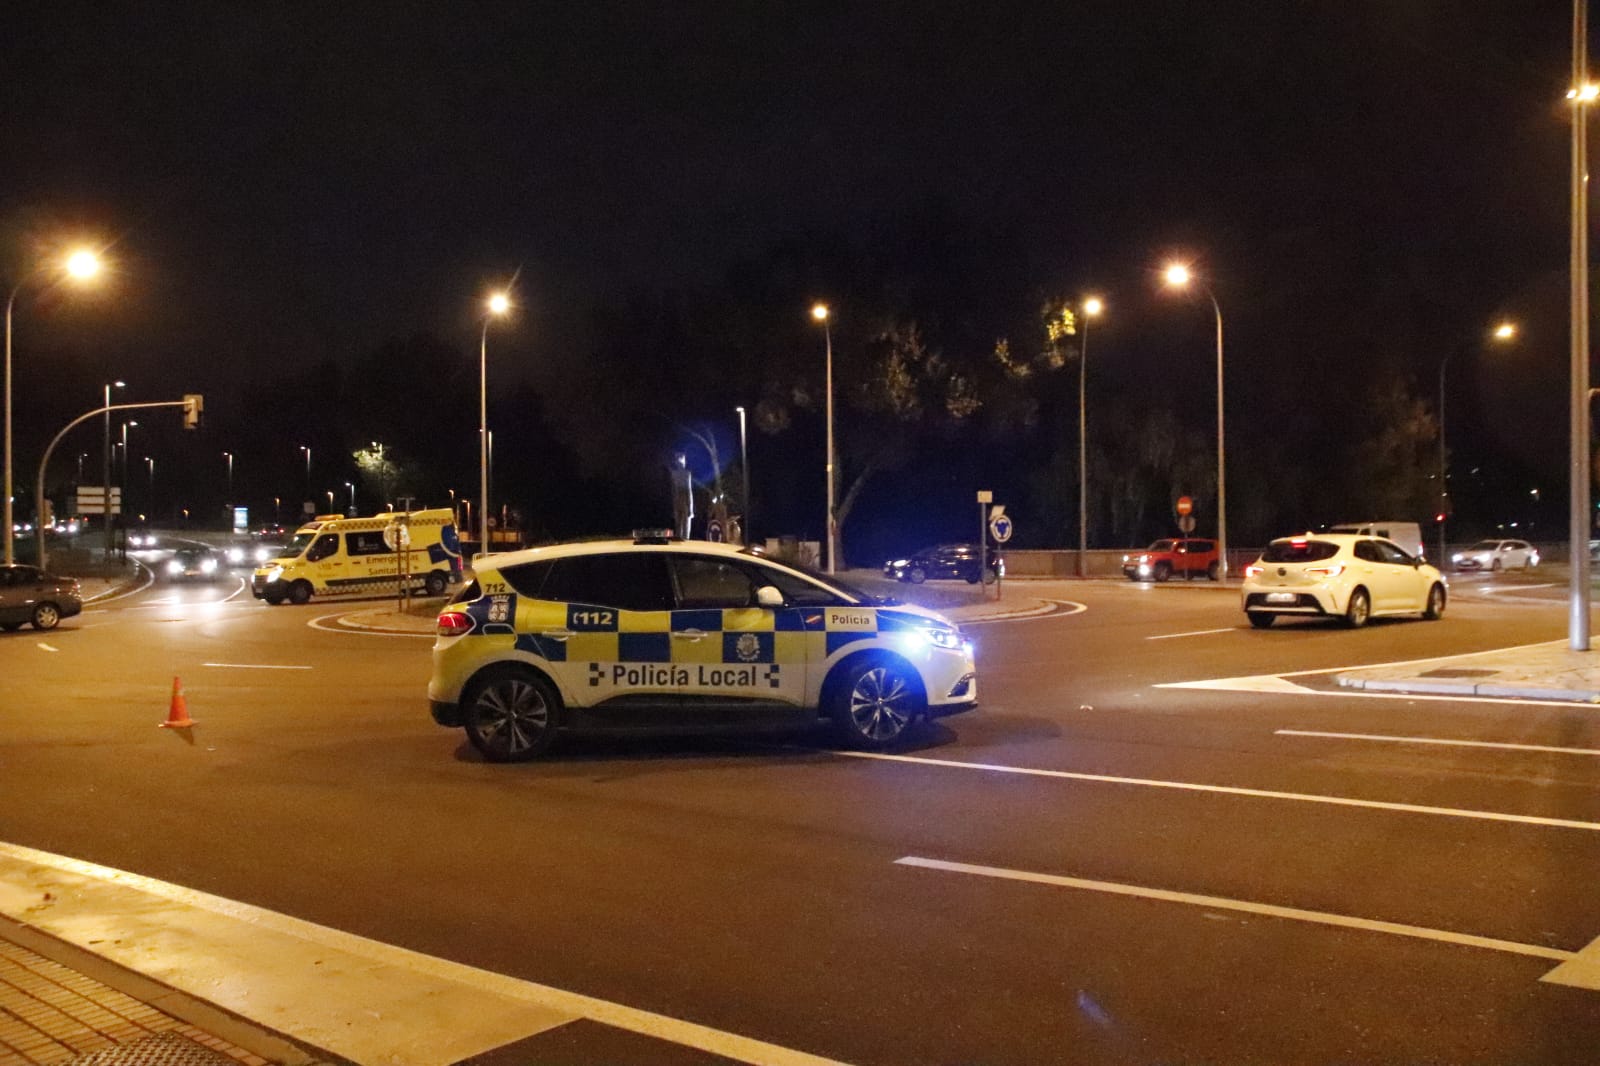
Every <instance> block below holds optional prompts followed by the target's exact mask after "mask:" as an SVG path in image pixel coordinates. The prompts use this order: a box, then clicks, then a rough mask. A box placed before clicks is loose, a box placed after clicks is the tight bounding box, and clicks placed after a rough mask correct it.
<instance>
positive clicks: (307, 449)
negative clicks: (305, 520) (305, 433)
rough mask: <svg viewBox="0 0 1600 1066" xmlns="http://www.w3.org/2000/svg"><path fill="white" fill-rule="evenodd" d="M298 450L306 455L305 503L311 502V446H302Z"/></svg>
mask: <svg viewBox="0 0 1600 1066" xmlns="http://www.w3.org/2000/svg"><path fill="white" fill-rule="evenodd" d="M300 450H301V451H303V452H305V453H306V502H307V503H310V502H311V445H309V444H302V445H300Z"/></svg>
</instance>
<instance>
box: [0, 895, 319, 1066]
mask: <svg viewBox="0 0 1600 1066" xmlns="http://www.w3.org/2000/svg"><path fill="white" fill-rule="evenodd" d="M194 1022H200V1023H201V1024H193V1023H194ZM224 1034H225V1035H224ZM244 1045H248V1046H244ZM252 1049H253V1050H252ZM257 1052H261V1053H262V1054H258V1053H257ZM313 1061H314V1060H313V1059H312V1058H311V1057H310V1056H308V1055H306V1054H305V1053H304V1052H302V1051H300V1050H299V1049H298V1048H296V1047H294V1046H293V1045H290V1044H288V1042H286V1041H284V1040H282V1039H281V1038H279V1037H278V1036H276V1034H271V1033H268V1032H267V1031H265V1030H262V1029H258V1028H257V1027H255V1026H252V1025H249V1024H248V1023H245V1022H241V1021H239V1020H237V1019H235V1018H233V1017H232V1016H230V1015H227V1014H225V1013H223V1012H222V1011H220V1010H217V1009H216V1008H214V1007H211V1006H209V1005H207V1004H203V1003H201V1002H200V1001H198V1000H194V999H192V998H191V997H188V996H185V995H183V994H181V993H178V992H174V991H173V990H171V989H169V988H166V987H165V986H164V985H160V984H157V983H156V982H154V981H151V980H150V979H148V978H145V977H141V976H140V975H138V974H134V973H132V972H131V971H127V970H123V969H122V968H121V967H118V966H115V965H112V964H110V963H107V962H106V961H105V960H103V959H100V958H98V957H96V956H93V955H90V954H88V953H87V952H83V951H81V950H80V949H78V948H75V947H72V946H71V945H69V944H66V943H64V942H62V941H59V940H56V939H55V938H54V937H51V936H49V935H47V934H45V933H41V932H39V931H38V930H35V929H32V928H31V927H29V926H26V925H23V924H20V923H18V922H15V921H12V920H11V919H7V918H0V1066H67V1064H70V1066H167V1064H170V1066H305V1064H308V1063H311V1062H313Z"/></svg>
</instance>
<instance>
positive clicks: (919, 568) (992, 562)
mask: <svg viewBox="0 0 1600 1066" xmlns="http://www.w3.org/2000/svg"><path fill="white" fill-rule="evenodd" d="M1005 572H1006V561H1005V559H1003V558H1001V556H1000V553H999V552H998V551H996V550H995V549H994V548H990V549H989V563H988V565H987V566H986V567H984V569H983V574H982V578H983V582H984V584H986V585H992V584H994V582H995V580H996V579H997V578H1000V577H1004V576H1005ZM883 576H884V577H892V578H894V579H895V580H896V581H909V582H911V583H912V584H913V585H920V584H922V583H923V582H924V581H931V580H933V579H935V578H960V579H961V580H963V581H965V582H967V583H968V584H969V585H976V584H977V583H978V578H979V573H978V546H977V545H976V544H940V545H937V546H935V547H932V548H924V549H923V550H922V551H919V552H912V553H911V554H910V555H908V556H906V557H905V558H904V559H890V560H889V561H887V562H885V563H884V564H883Z"/></svg>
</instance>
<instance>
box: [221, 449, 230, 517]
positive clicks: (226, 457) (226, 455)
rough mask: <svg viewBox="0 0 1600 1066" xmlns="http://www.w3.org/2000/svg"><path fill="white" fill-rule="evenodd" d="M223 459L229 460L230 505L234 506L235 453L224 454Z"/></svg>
mask: <svg viewBox="0 0 1600 1066" xmlns="http://www.w3.org/2000/svg"><path fill="white" fill-rule="evenodd" d="M222 456H223V458H225V459H227V460H228V504H229V505H230V506H231V505H232V504H233V453H232V452H223V453H222Z"/></svg>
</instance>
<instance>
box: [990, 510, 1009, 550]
mask: <svg viewBox="0 0 1600 1066" xmlns="http://www.w3.org/2000/svg"><path fill="white" fill-rule="evenodd" d="M995 511H996V513H995V514H993V515H990V516H989V535H990V536H991V537H993V538H994V542H995V543H996V544H1004V543H1005V542H1006V541H1008V540H1010V539H1011V534H1012V528H1011V516H1010V515H1008V514H1006V513H1005V511H1004V510H1002V509H1001V508H999V507H996V508H995Z"/></svg>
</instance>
